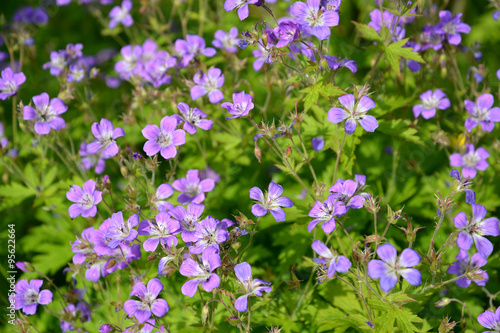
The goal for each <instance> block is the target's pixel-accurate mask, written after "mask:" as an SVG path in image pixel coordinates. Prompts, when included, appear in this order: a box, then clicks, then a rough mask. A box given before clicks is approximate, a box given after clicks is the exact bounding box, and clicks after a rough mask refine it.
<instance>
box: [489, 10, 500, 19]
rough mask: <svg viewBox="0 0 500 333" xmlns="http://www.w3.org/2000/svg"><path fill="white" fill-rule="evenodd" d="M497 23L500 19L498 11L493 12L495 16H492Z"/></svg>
mask: <svg viewBox="0 0 500 333" xmlns="http://www.w3.org/2000/svg"><path fill="white" fill-rule="evenodd" d="M491 16H492V17H493V19H494V20H495V21H498V18H499V17H500V10H497V11H495V12H493V15H491Z"/></svg>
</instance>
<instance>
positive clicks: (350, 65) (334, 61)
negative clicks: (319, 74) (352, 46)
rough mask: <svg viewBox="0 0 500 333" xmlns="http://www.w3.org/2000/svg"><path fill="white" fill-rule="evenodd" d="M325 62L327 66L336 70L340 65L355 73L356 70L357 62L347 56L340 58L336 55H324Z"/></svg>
mask: <svg viewBox="0 0 500 333" xmlns="http://www.w3.org/2000/svg"><path fill="white" fill-rule="evenodd" d="M323 58H325V60H326V62H327V63H328V67H330V68H331V69H333V70H334V71H336V70H337V69H339V68H341V67H345V68H347V69H349V70H350V71H351V72H352V73H356V72H357V71H358V63H357V62H356V61H354V60H349V59H347V58H345V59H340V60H339V58H338V57H334V56H330V55H324V56H323Z"/></svg>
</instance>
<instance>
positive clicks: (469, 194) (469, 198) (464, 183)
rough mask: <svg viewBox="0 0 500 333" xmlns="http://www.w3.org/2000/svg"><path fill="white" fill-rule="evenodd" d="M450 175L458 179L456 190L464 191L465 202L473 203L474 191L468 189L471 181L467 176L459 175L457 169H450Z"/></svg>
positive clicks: (474, 201) (474, 199)
mask: <svg viewBox="0 0 500 333" xmlns="http://www.w3.org/2000/svg"><path fill="white" fill-rule="evenodd" d="M450 176H451V177H453V178H455V179H456V180H458V184H457V187H456V191H457V192H465V202H466V203H468V204H475V203H476V192H474V191H473V190H471V189H468V187H470V186H471V182H470V181H469V178H462V177H460V172H458V170H457V169H453V170H451V172H450Z"/></svg>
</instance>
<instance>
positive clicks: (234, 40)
mask: <svg viewBox="0 0 500 333" xmlns="http://www.w3.org/2000/svg"><path fill="white" fill-rule="evenodd" d="M214 37H215V39H214V40H213V41H212V45H213V46H215V47H216V48H218V49H223V50H226V51H227V52H229V53H236V51H238V47H237V46H238V42H239V40H240V39H239V38H238V28H236V27H233V28H231V30H229V32H227V33H226V32H225V31H223V30H217V31H216V32H215V35H214Z"/></svg>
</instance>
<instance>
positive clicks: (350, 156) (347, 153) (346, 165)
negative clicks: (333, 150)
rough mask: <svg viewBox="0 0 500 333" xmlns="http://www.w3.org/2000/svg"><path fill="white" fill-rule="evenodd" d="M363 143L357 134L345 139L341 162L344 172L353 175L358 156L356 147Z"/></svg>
mask: <svg viewBox="0 0 500 333" xmlns="http://www.w3.org/2000/svg"><path fill="white" fill-rule="evenodd" d="M360 143H361V140H360V139H359V136H358V135H356V133H354V134H352V135H347V137H346V139H345V145H344V149H343V150H342V156H341V157H340V162H341V164H342V170H344V171H345V172H347V173H348V174H349V175H352V168H353V167H354V160H355V159H356V155H355V154H354V151H355V150H356V146H357V145H359V144H360Z"/></svg>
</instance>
